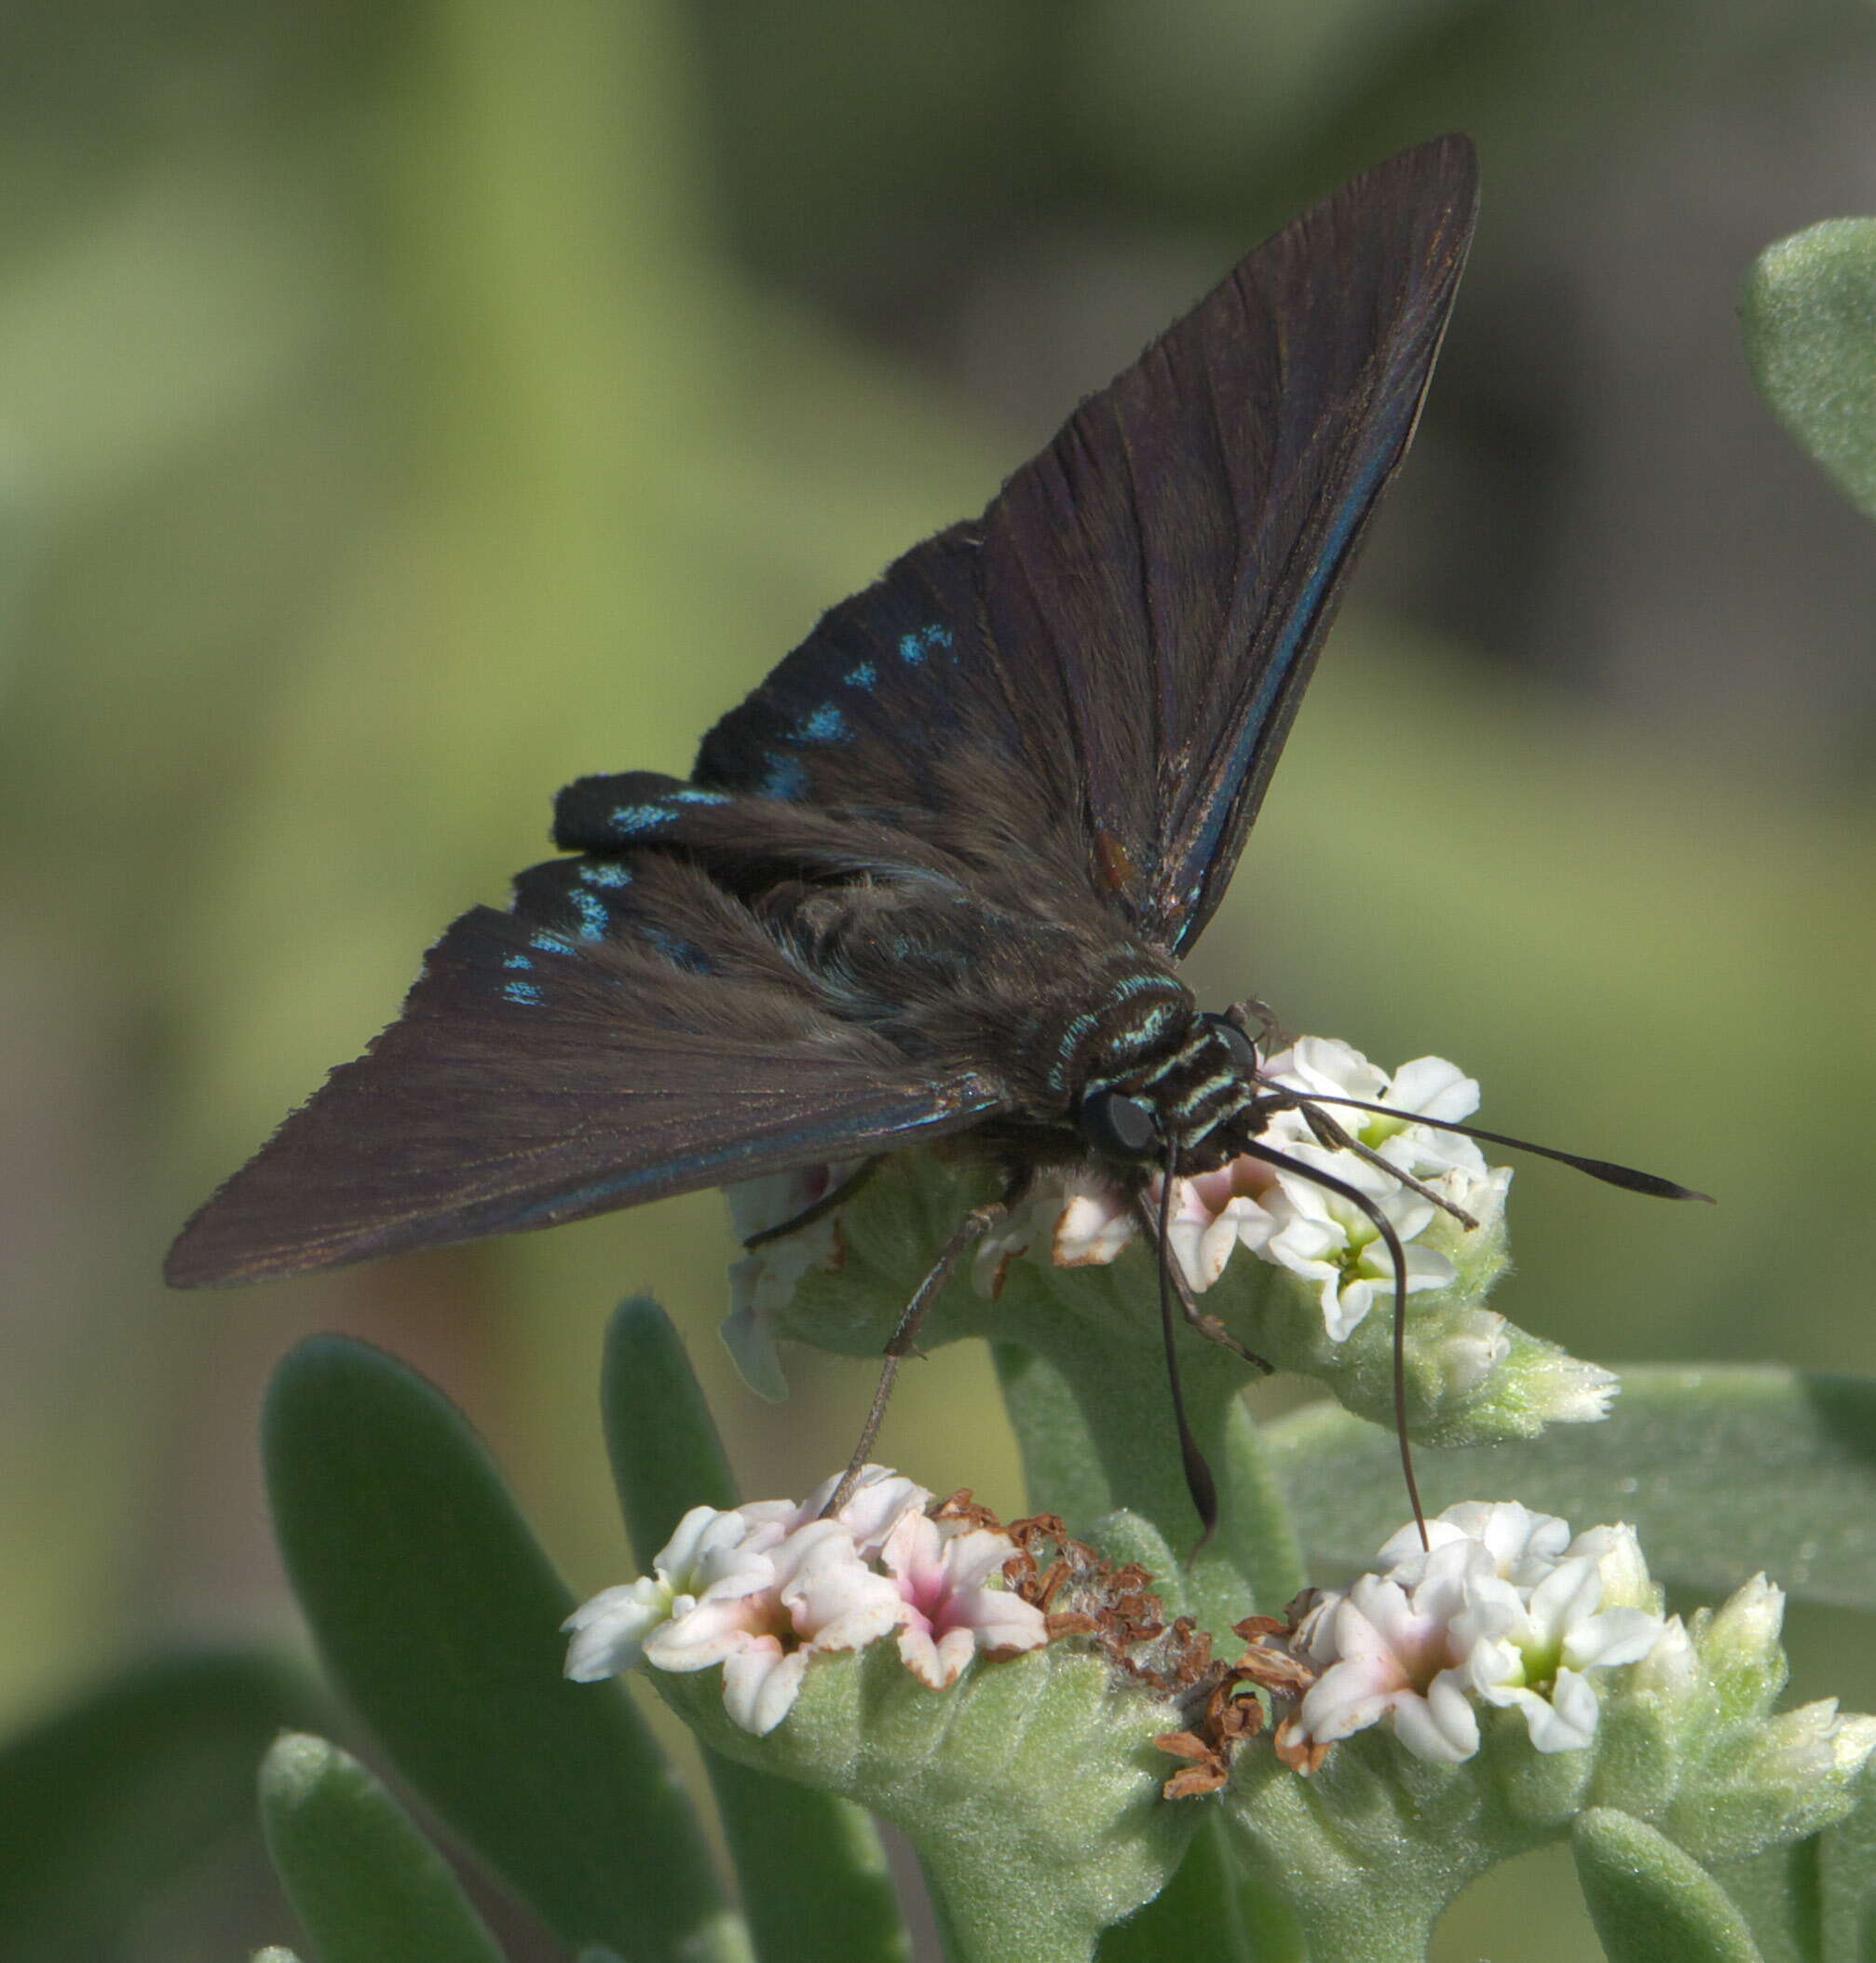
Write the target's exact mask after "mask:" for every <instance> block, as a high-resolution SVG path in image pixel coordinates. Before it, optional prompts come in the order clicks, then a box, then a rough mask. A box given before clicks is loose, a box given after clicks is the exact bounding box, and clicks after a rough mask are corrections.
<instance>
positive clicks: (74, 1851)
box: [0, 1654, 310, 1963]
mask: <svg viewBox="0 0 1876 1963" xmlns="http://www.w3.org/2000/svg"><path fill="white" fill-rule="evenodd" d="M309 1701H310V1700H309V1698H308V1696H307V1694H306V1691H305V1689H304V1688H303V1687H302V1686H300V1685H299V1684H296V1683H295V1682H294V1680H292V1678H290V1677H289V1676H288V1675H287V1674H286V1673H285V1672H284V1671H282V1670H279V1669H278V1668H277V1667H275V1666H274V1665H273V1664H271V1663H269V1662H267V1661H265V1660H264V1659H262V1658H260V1657H258V1656H247V1655H241V1654H230V1655H219V1656H215V1655H203V1656H172V1657H166V1658H162V1659H160V1660H156V1661H153V1662H146V1663H141V1664H139V1665H137V1666H136V1667H135V1668H133V1669H131V1670H127V1671H125V1672H124V1674H123V1675H122V1676H119V1677H116V1678H115V1679H113V1680H112V1681H110V1682H109V1683H107V1684H103V1685H102V1686H101V1687H99V1688H98V1689H96V1690H93V1691H92V1692H90V1693H89V1694H88V1696H86V1697H82V1698H81V1699H79V1700H78V1701H77V1702H75V1703H74V1704H72V1705H71V1706H69V1707H68V1708H67V1709H65V1710H64V1711H60V1712H58V1713H56V1714H55V1715H54V1716H52V1717H50V1718H48V1719H47V1720H45V1721H44V1722H43V1723H41V1724H37V1725H35V1726H34V1728H33V1729H32V1730H30V1731H27V1732H25V1733H22V1734H21V1735H20V1737H18V1738H14V1739H12V1740H11V1741H10V1742H9V1743H8V1744H7V1746H6V1748H5V1749H4V1751H0V1820H4V1821H5V1822H6V1827H5V1831H4V1832H0V1956H21V1957H25V1956H30V1957H33V1958H34V1959H35V1963H52V1959H54V1958H62V1957H66V1956H81V1955H82V1956H91V1955H95V1954H98V1953H101V1952H102V1951H104V1950H107V1949H115V1948H116V1946H117V1945H116V1942H115V1940H114V1939H115V1938H116V1935H117V1933H118V1932H119V1931H120V1930H121V1929H124V1927H125V1926H126V1925H127V1924H128V1923H129V1921H130V1920H131V1919H132V1918H133V1917H134V1916H136V1915H139V1914H141V1913H142V1912H143V1909H144V1908H145V1906H146V1905H147V1902H148V1898H149V1896H150V1895H151V1894H152V1893H153V1892H154V1891H155V1890H156V1889H157V1888H167V1887H170V1886H172V1885H173V1883H174V1881H175V1879H176V1877H177V1875H178V1874H179V1873H183V1872H186V1871H187V1869H188V1868H189V1866H190V1864H191V1863H192V1862H193V1861H196V1860H197V1859H198V1858H199V1857H200V1856H202V1855H204V1854H205V1853H207V1852H208V1851H209V1850H211V1848H213V1847H218V1846H220V1845H222V1844H223V1843H224V1842H225V1841H226V1839H227V1837H228V1835H229V1834H230V1833H233V1832H235V1831H237V1830H238V1829H239V1828H241V1827H244V1826H248V1825H249V1824H250V1823H251V1820H252V1818H253V1804H254V1798H253V1795H254V1765H255V1764H256V1762H257V1761H258V1760H259V1758H260V1756H261V1753H262V1752H265V1750H266V1747H267V1740H268V1739H269V1738H272V1737H273V1736H274V1734H275V1733H276V1732H277V1731H278V1730H279V1728H280V1726H281V1724H286V1723H290V1722H294V1721H298V1722H302V1723H303V1722H305V1720H306V1715H307V1709H306V1707H307V1705H308V1703H309Z"/></svg>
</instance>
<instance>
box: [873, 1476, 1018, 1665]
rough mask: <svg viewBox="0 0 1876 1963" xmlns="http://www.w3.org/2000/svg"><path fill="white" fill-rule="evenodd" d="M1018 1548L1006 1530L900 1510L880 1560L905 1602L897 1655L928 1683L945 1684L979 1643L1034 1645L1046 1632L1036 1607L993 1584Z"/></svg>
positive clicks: (1005, 1648)
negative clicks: (953, 1525)
mask: <svg viewBox="0 0 1876 1963" xmlns="http://www.w3.org/2000/svg"><path fill="white" fill-rule="evenodd" d="M1015 1552H1016V1544H1015V1542H1014V1541H1013V1540H1012V1539H1011V1538H1010V1536H1009V1535H1008V1534H998V1533H994V1532H992V1531H991V1530H990V1529H988V1528H985V1527H977V1528H972V1529H970V1530H969V1531H967V1532H965V1533H961V1534H950V1535H948V1536H947V1535H946V1534H945V1532H944V1529H943V1528H942V1527H941V1526H940V1524H939V1522H938V1521H936V1520H931V1519H929V1518H928V1517H927V1516H926V1515H925V1514H923V1513H903V1514H901V1515H900V1517H899V1520H898V1522H897V1523H896V1524H895V1525H894V1527H893V1528H892V1531H891V1532H890V1534H888V1536H887V1538H886V1543H885V1546H884V1547H883V1548H882V1549H881V1552H880V1557H879V1558H880V1561H881V1563H882V1565H883V1566H884V1567H885V1569H886V1571H887V1573H888V1574H890V1575H891V1577H892V1579H893V1581H894V1582H895V1583H896V1584H897V1586H898V1590H899V1593H900V1595H901V1597H902V1598H903V1600H904V1621H903V1622H902V1623H901V1624H900V1628H899V1655H900V1656H901V1657H902V1658H903V1660H904V1664H905V1667H906V1669H908V1670H910V1671H911V1672H912V1674H913V1675H914V1676H916V1677H917V1678H918V1680H919V1681H920V1682H921V1683H923V1684H930V1685H931V1688H932V1689H933V1690H945V1689H948V1688H949V1687H950V1686H951V1685H952V1684H955V1683H956V1682H957V1681H958V1676H959V1674H960V1673H961V1672H962V1670H963V1669H964V1667H965V1665H966V1664H968V1663H969V1662H970V1661H971V1659H972V1657H973V1656H976V1655H977V1654H978V1653H979V1652H980V1651H982V1652H984V1653H985V1654H986V1655H994V1654H997V1653H999V1652H1010V1651H1015V1650H1027V1649H1039V1648H1040V1646H1041V1645H1042V1644H1043V1643H1046V1642H1047V1641H1048V1640H1049V1629H1048V1623H1047V1620H1046V1618H1045V1617H1044V1615H1043V1614H1042V1611H1041V1610H1040V1609H1039V1608H1037V1607H1036V1606H1035V1605H1034V1604H1033V1603H1031V1602H1025V1601H1024V1600H1023V1599H1022V1598H1021V1597H1020V1596H1018V1595H1013V1594H1012V1593H1011V1592H1010V1591H1009V1590H1008V1589H1007V1588H998V1587H994V1586H992V1584H993V1582H996V1581H999V1580H1000V1579H1001V1577H1002V1573H1003V1564H1004V1562H1005V1561H1009V1560H1010V1559H1011V1557H1012V1556H1013V1555H1014V1553H1015Z"/></svg>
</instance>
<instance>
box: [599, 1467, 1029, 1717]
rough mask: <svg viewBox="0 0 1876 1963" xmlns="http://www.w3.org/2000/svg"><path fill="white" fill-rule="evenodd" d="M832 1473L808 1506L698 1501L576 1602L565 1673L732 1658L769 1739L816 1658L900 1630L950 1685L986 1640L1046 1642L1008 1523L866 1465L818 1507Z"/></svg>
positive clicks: (911, 1662)
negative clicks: (1007, 1579)
mask: <svg viewBox="0 0 1876 1963" xmlns="http://www.w3.org/2000/svg"><path fill="white" fill-rule="evenodd" d="M838 1483H839V1482H838V1480H837V1479H829V1480H827V1481H826V1483H825V1484H823V1485H822V1487H821V1488H820V1489H819V1490H818V1491H816V1492H815V1493H811V1494H809V1497H808V1499H807V1500H805V1501H804V1502H803V1503H802V1504H801V1505H800V1506H796V1505H795V1503H794V1502H793V1501H792V1500H759V1501H755V1502H754V1503H752V1504H750V1505H748V1506H735V1507H731V1508H730V1509H729V1510H728V1511H727V1512H724V1511H719V1510H718V1509H717V1508H715V1507H714V1506H693V1507H692V1508H691V1510H690V1511H689V1512H688V1513H687V1514H686V1515H685V1516H684V1518H683V1520H680V1521H679V1522H678V1526H677V1532H676V1533H675V1534H673V1535H672V1537H671V1540H670V1541H669V1543H668V1544H667V1545H666V1546H665V1547H663V1548H662V1549H661V1550H660V1551H659V1555H658V1557H657V1559H656V1561H654V1562H653V1564H652V1573H651V1574H648V1575H642V1576H641V1577H640V1578H639V1579H638V1580H637V1581H633V1582H630V1583H627V1584H626V1585H624V1586H623V1587H620V1588H607V1589H605V1590H604V1591H603V1592H602V1593H600V1594H598V1595H595V1596H594V1597H593V1599H592V1600H591V1602H587V1603H585V1604H584V1605H583V1606H582V1607H580V1608H578V1609H577V1610H576V1611H575V1612H574V1614H573V1615H571V1616H569V1617H568V1619H567V1622H566V1625H565V1627H566V1629H567V1630H568V1631H569V1632H570V1633H571V1634H572V1637H573V1642H572V1643H571V1644H570V1646H569V1648H568V1651H567V1659H566V1673H567V1675H568V1676H569V1677H571V1678H573V1679H574V1680H575V1681H576V1682H578V1683H593V1682H596V1681H598V1680H599V1679H601V1678H603V1677H609V1676H613V1675H615V1674H617V1673H619V1672H620V1671H622V1670H632V1669H635V1668H638V1667H641V1666H646V1665H648V1666H649V1667H650V1668H652V1669H654V1670H673V1671H684V1670H709V1669H712V1668H714V1666H716V1665H717V1664H721V1665H722V1666H723V1701H724V1705H725V1708H726V1709H727V1711H728V1712H729V1715H730V1717H731V1718H732V1719H733V1720H734V1721H735V1722H736V1723H737V1724H740V1725H741V1727H742V1728H743V1729H744V1730H745V1731H750V1732H754V1733H755V1734H756V1735H757V1736H758V1737H760V1736H763V1735H765V1734H767V1733H768V1732H770V1731H773V1730H774V1728H775V1727H776V1725H778V1724H781V1722H782V1719H783V1718H784V1717H786V1716H787V1715H788V1712H789V1710H790V1708H791V1707H792V1706H793V1704H794V1702H795V1697H796V1696H797V1695H798V1693H799V1691H800V1689H801V1684H802V1680H803V1678H804V1677H805V1676H806V1675H807V1672H808V1669H809V1665H810V1664H811V1663H812V1662H813V1660H814V1658H815V1657H816V1656H824V1655H828V1654H831V1653H833V1652H835V1651H836V1650H854V1649H862V1648H863V1647H864V1646H865V1645H866V1644H868V1643H877V1642H878V1641H879V1640H880V1639H881V1638H882V1637H885V1636H889V1635H894V1634H896V1636H897V1638H898V1644H899V1654H900V1656H901V1657H902V1658H903V1660H904V1663H905V1666H906V1668H907V1669H908V1670H911V1671H912V1673H913V1674H914V1675H915V1676H916V1677H918V1679H919V1681H920V1682H921V1683H924V1684H929V1685H930V1686H931V1688H932V1689H933V1690H944V1689H946V1688H948V1687H949V1686H950V1685H951V1684H955V1683H956V1682H957V1681H958V1677H959V1676H960V1675H961V1674H962V1672H963V1670H964V1669H965V1667H966V1665H967V1664H969V1663H970V1662H971V1661H972V1658H973V1657H974V1656H977V1655H978V1654H979V1653H982V1654H983V1655H985V1656H1011V1655H1014V1654H1016V1653H1017V1652H1019V1651H1022V1650H1029V1649H1035V1648H1037V1647H1039V1646H1040V1644H1041V1643H1045V1642H1046V1641H1047V1640H1048V1629H1047V1624H1046V1621H1045V1618H1044V1616H1043V1614H1042V1611H1041V1610H1040V1609H1039V1608H1037V1607H1036V1606H1034V1605H1033V1604H1032V1603H1030V1602H1026V1601H1024V1600H1022V1599H1021V1597H1020V1596H1017V1595H1015V1594H1012V1593H1010V1592H1009V1591H1008V1590H1006V1589H1005V1588H1002V1587H1001V1586H1000V1585H999V1584H1000V1582H1001V1577H1002V1572H1003V1568H1004V1564H1005V1563H1006V1562H1007V1561H1011V1560H1012V1559H1013V1557H1014V1556H1015V1554H1016V1552H1017V1549H1016V1546H1015V1543H1014V1542H1013V1541H1012V1540H1011V1538H1010V1537H1009V1535H1008V1534H1003V1533H1001V1532H999V1531H997V1530H995V1529H992V1528H990V1527H987V1526H985V1525H982V1524H979V1523H978V1519H977V1517H976V1516H970V1517H965V1518H958V1517H956V1516H955V1515H954V1514H952V1513H949V1512H947V1511H946V1510H945V1509H944V1508H942V1507H939V1506H934V1503H933V1500H932V1495H931V1493H928V1492H927V1491H926V1490H925V1489H924V1488H923V1487H922V1486H918V1485H915V1484H914V1483H913V1482H912V1480H910V1479H903V1478H901V1477H899V1476H898V1475H897V1474H896V1473H893V1472H891V1471H890V1470H889V1469H887V1468H886V1467H885V1466H882V1465H868V1466H867V1467H866V1468H865V1469H864V1471H863V1473H862V1474H861V1476H860V1481H859V1483H858V1485H857V1486H856V1487H855V1488H854V1490H853V1492H852V1493H851V1495H850V1497H849V1498H848V1500H847V1501H846V1503H845V1504H844V1505H843V1506H841V1507H840V1508H839V1510H838V1511H837V1512H836V1513H835V1514H834V1515H832V1516H831V1517H829V1518H827V1519H824V1520H823V1519H822V1517H821V1515H822V1508H823V1507H824V1506H826V1504H827V1502H828V1501H829V1500H830V1499H831V1498H832V1497H833V1495H834V1493H835V1490H836V1486H837V1485H838Z"/></svg>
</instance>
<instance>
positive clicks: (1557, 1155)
mask: <svg viewBox="0 0 1876 1963" xmlns="http://www.w3.org/2000/svg"><path fill="white" fill-rule="evenodd" d="M1258 1081H1259V1082H1260V1083H1261V1082H1263V1081H1264V1080H1262V1079H1261V1078H1260V1079H1259V1080H1258ZM1273 1088H1276V1089H1278V1090H1281V1089H1283V1086H1282V1085H1281V1084H1279V1085H1275V1086H1273ZM1297 1101H1298V1108H1301V1106H1302V1105H1303V1104H1304V1103H1305V1102H1307V1103H1309V1104H1342V1105H1346V1106H1348V1107H1349V1109H1350V1110H1352V1111H1379V1112H1380V1115H1381V1116H1382V1117H1384V1118H1398V1119H1400V1120H1401V1121H1402V1122H1403V1123H1405V1124H1408V1125H1431V1126H1432V1127H1433V1129H1434V1131H1456V1132H1458V1133H1459V1134H1460V1135H1461V1138H1477V1139H1479V1140H1480V1141H1481V1142H1482V1143H1484V1144H1487V1145H1507V1146H1509V1147H1510V1148H1511V1150H1512V1151H1513V1152H1533V1153H1535V1154H1536V1156H1537V1157H1539V1158H1540V1159H1555V1160H1556V1161H1557V1164H1558V1165H1560V1166H1574V1167H1575V1168H1576V1170H1577V1171H1578V1172H1586V1173H1587V1174H1588V1175H1589V1176H1590V1178H1591V1179H1600V1180H1602V1182H1603V1183H1604V1184H1605V1185H1608V1186H1620V1187H1621V1188H1622V1189H1623V1190H1624V1191H1625V1192H1626V1193H1645V1194H1646V1195H1647V1196H1648V1197H1649V1198H1650V1199H1654V1200H1705V1201H1706V1204H1707V1205H1708V1206H1712V1205H1713V1203H1714V1202H1713V1195H1712V1194H1711V1193H1696V1192H1695V1191H1694V1190H1693V1188H1692V1186H1682V1185H1680V1184H1679V1183H1678V1182H1677V1181H1675V1180H1673V1179H1663V1178H1662V1177H1661V1176H1660V1175H1659V1174H1658V1173H1652V1172H1638V1171H1637V1170H1636V1169H1635V1167H1634V1166H1618V1165H1616V1164H1615V1163H1614V1162H1613V1161H1612V1160H1611V1159H1587V1158H1584V1156H1583V1154H1582V1153H1581V1152H1559V1151H1558V1150H1557V1147H1556V1146H1554V1145H1533V1144H1532V1143H1531V1141H1530V1140H1529V1138H1508V1137H1507V1136H1506V1135H1505V1134H1504V1133H1503V1132H1502V1131H1483V1130H1481V1129H1480V1128H1479V1126H1477V1125H1461V1124H1459V1123H1458V1122H1457V1121H1456V1120H1454V1119H1451V1118H1429V1117H1425V1116H1423V1115H1422V1114H1421V1112H1419V1111H1399V1110H1396V1109H1395V1108H1394V1107H1393V1105H1389V1104H1370V1103H1368V1102H1367V1101H1366V1099H1364V1098H1361V1097H1328V1096H1325V1095H1318V1093H1316V1092H1314V1091H1309V1092H1304V1093H1300V1094H1297ZM1387 1169H1388V1170H1389V1171H1390V1172H1393V1170H1394V1168H1393V1166H1389V1167H1388V1168H1387ZM1395 1176H1396V1177H1398V1174H1396V1175H1395Z"/></svg>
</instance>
